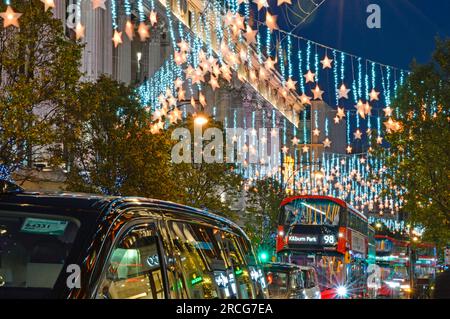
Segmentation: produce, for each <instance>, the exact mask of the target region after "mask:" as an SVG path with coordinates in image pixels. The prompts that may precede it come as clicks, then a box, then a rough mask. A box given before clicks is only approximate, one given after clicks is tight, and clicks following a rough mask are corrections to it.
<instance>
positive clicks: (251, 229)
mask: <svg viewBox="0 0 450 319" xmlns="http://www.w3.org/2000/svg"><path fill="white" fill-rule="evenodd" d="M284 198H285V192H284V191H283V188H282V187H281V185H280V183H279V182H278V181H277V180H275V179H273V178H269V177H268V178H265V179H261V180H257V181H256V182H255V184H254V185H253V186H252V187H250V188H249V190H248V211H249V214H248V218H247V221H246V224H245V229H246V232H247V234H248V235H249V237H250V239H251V240H252V242H253V244H254V245H255V246H256V247H264V248H265V249H270V250H272V249H273V248H274V247H275V240H274V238H273V234H274V233H275V232H276V231H277V225H278V215H279V211H280V205H281V202H282V201H283V199H284Z"/></svg>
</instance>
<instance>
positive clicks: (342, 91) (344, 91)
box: [337, 83, 350, 99]
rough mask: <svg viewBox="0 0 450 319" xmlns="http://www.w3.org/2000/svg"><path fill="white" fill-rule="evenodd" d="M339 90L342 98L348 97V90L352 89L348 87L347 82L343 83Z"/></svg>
mask: <svg viewBox="0 0 450 319" xmlns="http://www.w3.org/2000/svg"><path fill="white" fill-rule="evenodd" d="M337 92H338V93H339V98H340V99H342V98H344V99H348V92H350V89H347V87H346V86H345V84H344V83H342V85H341V87H340V88H339V90H337Z"/></svg>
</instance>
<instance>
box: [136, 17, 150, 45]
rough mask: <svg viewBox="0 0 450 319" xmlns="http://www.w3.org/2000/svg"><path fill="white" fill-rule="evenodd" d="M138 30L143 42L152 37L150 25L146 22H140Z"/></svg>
mask: <svg viewBox="0 0 450 319" xmlns="http://www.w3.org/2000/svg"><path fill="white" fill-rule="evenodd" d="M137 32H138V34H139V38H140V39H141V41H142V42H144V41H145V40H147V38H150V32H149V27H148V25H146V24H145V23H144V22H141V23H139V27H138V31H137Z"/></svg>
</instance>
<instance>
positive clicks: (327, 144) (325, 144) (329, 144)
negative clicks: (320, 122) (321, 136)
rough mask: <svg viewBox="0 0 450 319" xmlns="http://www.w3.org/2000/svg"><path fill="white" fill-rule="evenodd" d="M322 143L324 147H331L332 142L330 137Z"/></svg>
mask: <svg viewBox="0 0 450 319" xmlns="http://www.w3.org/2000/svg"><path fill="white" fill-rule="evenodd" d="M322 143H323V147H331V141H330V139H329V138H328V137H327V138H326V139H325V140H324V141H323V142H322Z"/></svg>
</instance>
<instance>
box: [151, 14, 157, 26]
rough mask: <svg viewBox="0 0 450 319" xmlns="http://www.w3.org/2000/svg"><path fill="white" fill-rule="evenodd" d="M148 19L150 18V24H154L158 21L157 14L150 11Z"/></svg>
mask: <svg viewBox="0 0 450 319" xmlns="http://www.w3.org/2000/svg"><path fill="white" fill-rule="evenodd" d="M149 20H150V24H151V25H152V26H154V25H155V24H156V22H158V15H157V14H156V12H155V11H153V10H152V11H150V16H149Z"/></svg>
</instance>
